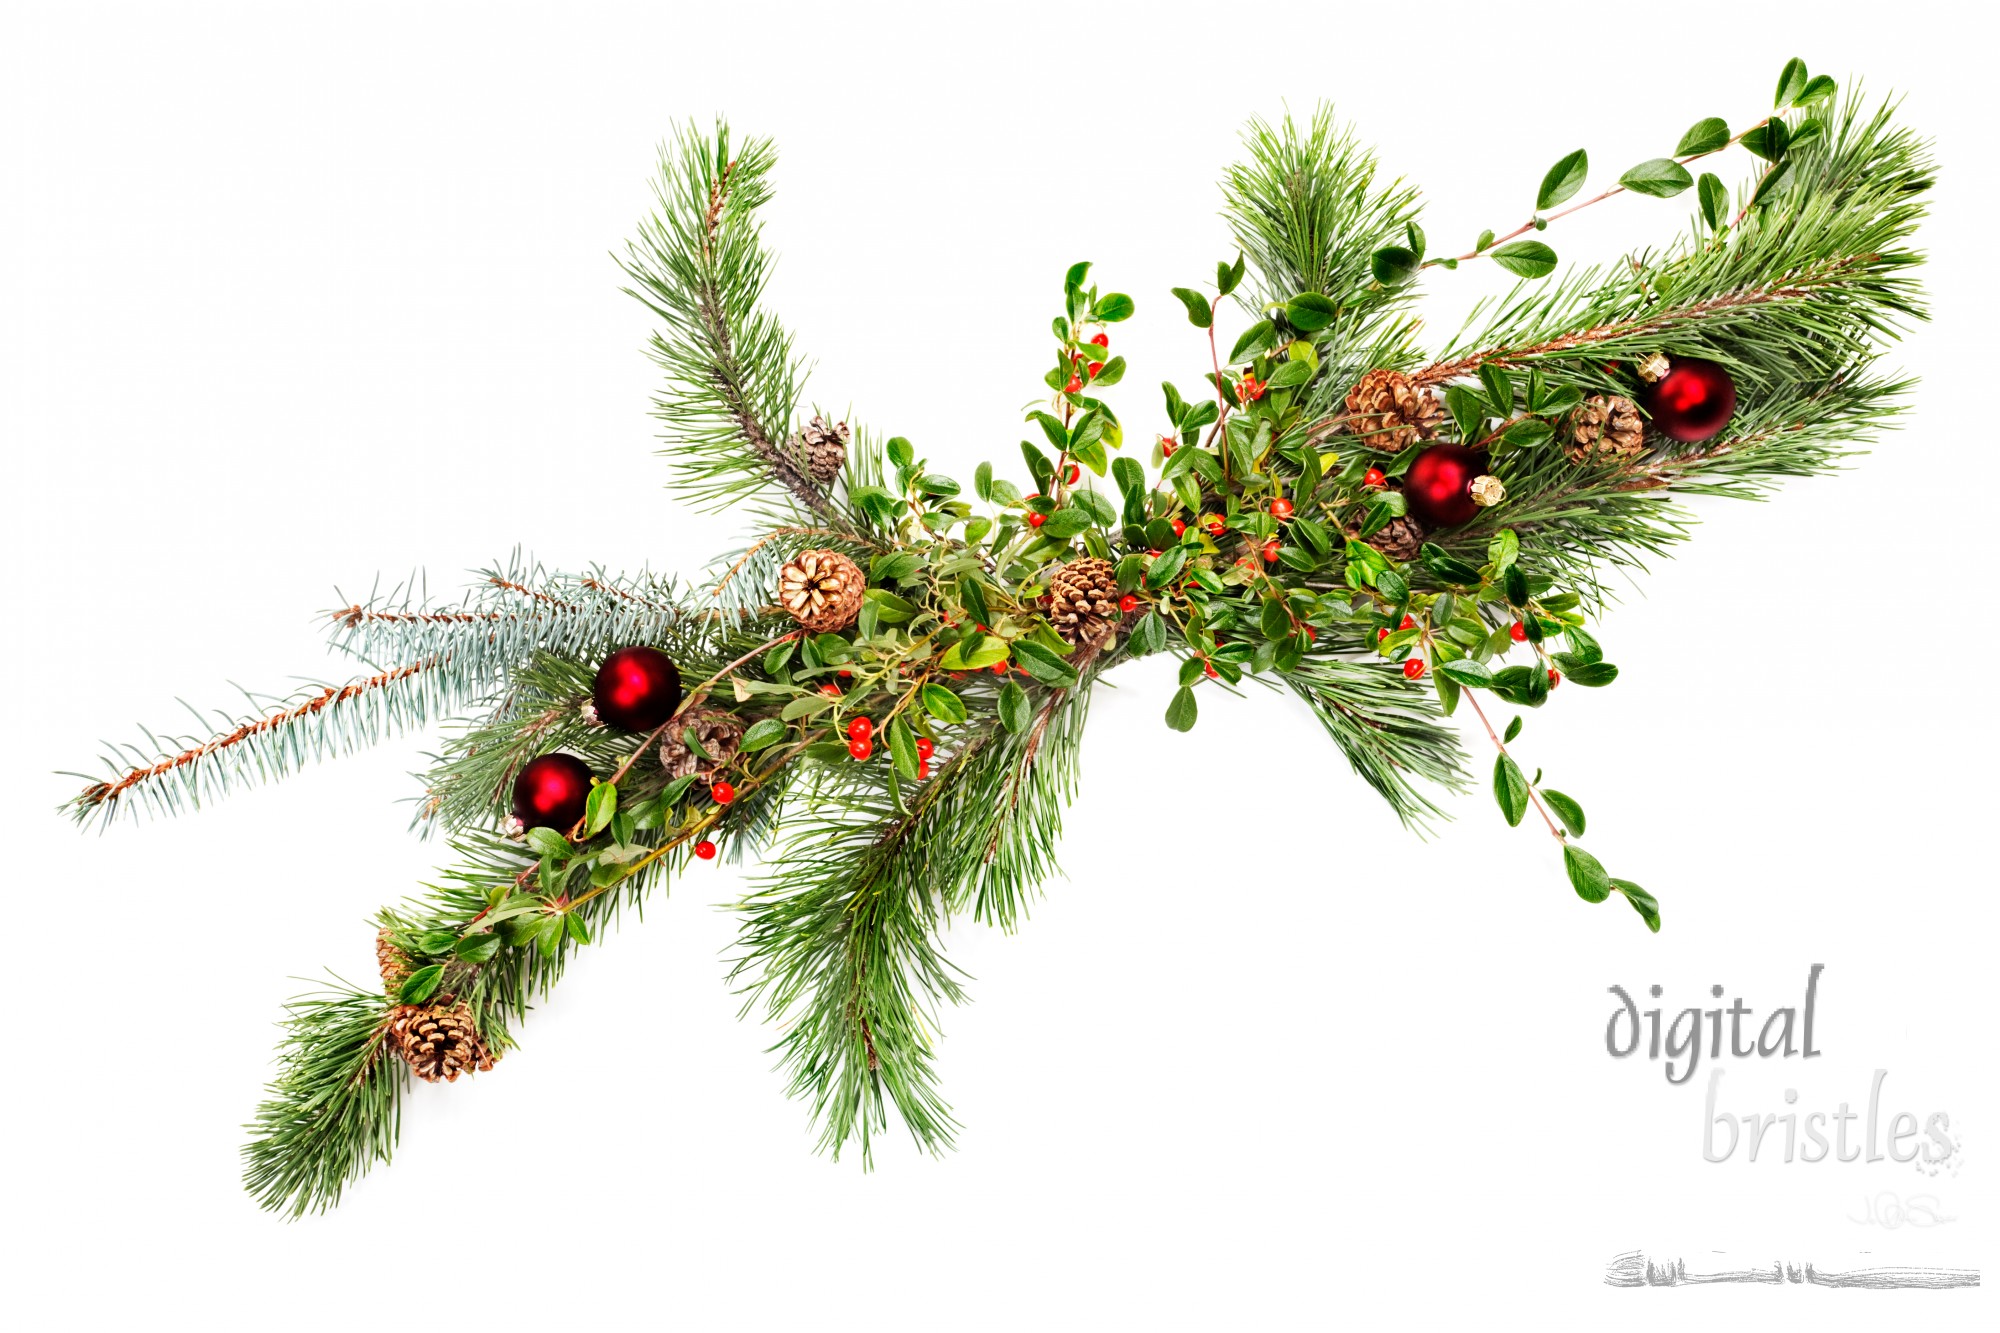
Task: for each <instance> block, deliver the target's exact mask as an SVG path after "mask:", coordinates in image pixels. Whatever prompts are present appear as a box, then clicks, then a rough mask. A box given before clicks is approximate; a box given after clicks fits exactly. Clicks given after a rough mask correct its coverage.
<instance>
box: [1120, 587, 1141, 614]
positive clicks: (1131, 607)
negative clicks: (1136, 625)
mask: <svg viewBox="0 0 2000 1333" xmlns="http://www.w3.org/2000/svg"><path fill="white" fill-rule="evenodd" d="M1118 609H1119V610H1120V611H1123V612H1124V613H1125V614H1126V615H1128V616H1129V615H1131V614H1132V613H1133V612H1134V611H1137V610H1138V609H1139V599H1138V598H1137V597H1134V596H1133V595H1132V594H1131V593H1129V592H1128V593H1126V594H1125V595H1124V596H1123V597H1120V598H1119V599H1118Z"/></svg>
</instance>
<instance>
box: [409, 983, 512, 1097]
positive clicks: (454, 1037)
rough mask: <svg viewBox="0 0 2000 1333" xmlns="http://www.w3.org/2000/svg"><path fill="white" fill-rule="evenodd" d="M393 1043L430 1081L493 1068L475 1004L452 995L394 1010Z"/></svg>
mask: <svg viewBox="0 0 2000 1333" xmlns="http://www.w3.org/2000/svg"><path fill="white" fill-rule="evenodd" d="M389 1046H390V1049H391V1050H393V1051H395V1052H396V1054H397V1055H400V1056H402V1057H403V1060H404V1062H405V1063H407V1064H408V1065H409V1066H410V1070H411V1072H412V1073H414V1074H415V1075H416V1076H417V1077H418V1078H420V1079H422V1080H423V1081H424V1082H426V1083H439V1082H443V1083H452V1082H455V1081H457V1079H458V1076H459V1075H460V1074H467V1073H471V1072H472V1071H474V1070H478V1071H480V1072H481V1073H484V1072H485V1071H486V1070H488V1069H491V1068H493V1054H492V1052H491V1051H489V1050H488V1049H487V1047H486V1043H485V1042H484V1041H483V1040H481V1039H480V1036H479V1027H478V1025H477V1024H476V1023H474V1022H473V1021H472V1010H471V1008H470V1007H469V1006H467V1005H464V1004H460V1003H457V1002H456V1001H454V1000H451V999H449V998H446V999H443V1000H439V1001H436V1002H434V1003H431V1004H399V1005H397V1006H396V1007H395V1008H394V1009H392V1010H390V1011H389Z"/></svg>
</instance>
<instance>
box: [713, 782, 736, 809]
mask: <svg viewBox="0 0 2000 1333" xmlns="http://www.w3.org/2000/svg"><path fill="white" fill-rule="evenodd" d="M708 794H709V795H710V796H713V797H714V798H715V803H716V804H717V805H728V804H729V803H730V802H731V801H733V800H735V799H736V788H734V787H732V786H731V785H729V784H728V783H727V782H718V783H716V784H715V785H714V786H713V787H710V788H709V789H708Z"/></svg>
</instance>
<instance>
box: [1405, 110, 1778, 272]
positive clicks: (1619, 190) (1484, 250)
mask: <svg viewBox="0 0 2000 1333" xmlns="http://www.w3.org/2000/svg"><path fill="white" fill-rule="evenodd" d="M1770 120H1771V117H1770V116H1766V117H1764V119H1763V120H1760V121H1758V122H1757V123H1756V124H1755V125H1752V126H1751V127H1750V129H1747V130H1744V131H1743V134H1739V135H1737V136H1736V137H1735V138H1733V139H1731V140H1730V141H1729V142H1728V143H1725V144H1723V145H1721V146H1720V147H1717V148H1711V149H1709V150H1708V151H1707V152H1706V153H1689V154H1688V155H1687V156H1686V157H1677V158H1675V159H1674V161H1676V162H1678V163H1680V164H1681V165H1682V166H1686V165H1687V164H1688V163H1690V162H1697V161H1699V160H1701V159H1702V158H1704V157H1712V156H1713V155H1715V154H1716V153H1720V152H1722V151H1723V150H1724V149H1726V148H1729V147H1731V146H1732V145H1734V144H1735V143H1736V142H1737V141H1738V140H1740V139H1741V138H1743V135H1744V134H1749V133H1751V131H1753V130H1757V129H1760V128H1762V127H1763V126H1764V125H1766V124H1768V123H1769V122H1770ZM1630 188H1631V187H1630V186H1626V185H1614V186H1612V187H1611V188H1610V189H1608V190H1606V191H1605V192H1604V193H1603V194H1599V195H1593V196H1592V197H1590V198H1588V199H1586V200H1584V201H1583V202H1582V203H1580V204H1571V205H1570V206H1569V207H1568V208H1564V209H1560V210H1558V211H1556V212H1554V213H1551V214H1549V215H1548V216H1547V217H1543V216H1542V215H1541V214H1540V213H1539V212H1537V213H1536V214H1535V216H1534V217H1531V218H1529V219H1528V220H1527V221H1526V222H1523V223H1522V224H1521V225H1520V226H1518V227H1516V228H1514V230H1512V231H1510V232H1508V233H1507V234H1506V235H1505V236H1496V237H1494V238H1493V239H1492V240H1490V241H1488V242H1487V243H1486V244H1485V245H1483V246H1481V247H1479V248H1478V249H1475V250H1468V251H1466V252H1465V253H1464V254H1462V255H1454V256H1452V257H1451V260H1450V261H1449V262H1452V263H1459V264H1463V263H1465V262H1466V261H1467V260H1472V259H1485V258H1488V257H1489V256H1491V255H1492V253H1493V251H1494V249H1495V248H1496V247H1498V246H1502V245H1505V244H1506V243H1507V242H1509V241H1511V240H1513V239H1514V238H1515V237H1516V236H1524V235H1526V234H1527V233H1528V232H1531V231H1535V230H1538V229H1537V228H1536V226H1535V224H1536V223H1537V222H1539V223H1541V224H1542V225H1543V226H1544V227H1546V226H1547V225H1548V224H1549V223H1551V222H1555V221H1558V220H1560V219H1562V218H1566V217H1568V216H1569V215H1570V214H1572V213H1580V212H1582V211H1583V210H1584V209H1586V208H1589V207H1590V206H1591V205H1592V204H1601V203H1603V202H1604V201H1605V200H1606V199H1609V198H1611V197H1612V196H1613V195H1619V194H1624V193H1625V192H1626V191H1627V190H1628V189H1630ZM1745 211H1746V212H1747V211H1748V210H1747V209H1746V210H1745ZM1736 220H1737V221H1738V222H1741V221H1742V220H1743V219H1742V217H1741V216H1739V217H1738V218H1737V219H1736ZM1445 262H1447V261H1446V260H1445V259H1442V258H1439V259H1431V260H1426V261H1425V262H1424V265H1423V267H1425V268H1430V267H1431V266H1432V265H1434V264H1442V263H1445Z"/></svg>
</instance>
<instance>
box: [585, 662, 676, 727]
mask: <svg viewBox="0 0 2000 1333" xmlns="http://www.w3.org/2000/svg"><path fill="white" fill-rule="evenodd" d="M590 700H591V703H592V704H594V705H595V706H596V708H597V720H598V721H600V722H602V723H603V724H604V725H605V726H607V727H617V728H618V729H619V730H620V731H651V730H652V729H653V728H655V727H657V726H659V725H660V724H661V723H662V722H665V721H666V720H667V719H668V718H670V717H672V716H673V715H674V710H675V709H676V708H679V707H680V706H681V673H680V668H678V667H676V666H675V665H674V660H673V659H672V658H671V657H668V656H667V655H666V654H665V653H663V652H661V651H660V650H659V649H658V648H620V649H619V650H618V651H617V652H615V653H612V654H611V655H610V656H608V657H606V658H605V659H604V664H603V665H602V666H600V667H598V668H597V684H596V686H595V687H594V688H593V689H592V690H591V694H590Z"/></svg>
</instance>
